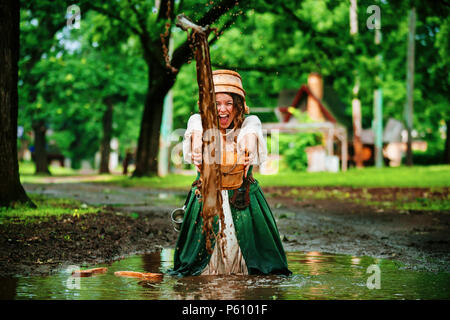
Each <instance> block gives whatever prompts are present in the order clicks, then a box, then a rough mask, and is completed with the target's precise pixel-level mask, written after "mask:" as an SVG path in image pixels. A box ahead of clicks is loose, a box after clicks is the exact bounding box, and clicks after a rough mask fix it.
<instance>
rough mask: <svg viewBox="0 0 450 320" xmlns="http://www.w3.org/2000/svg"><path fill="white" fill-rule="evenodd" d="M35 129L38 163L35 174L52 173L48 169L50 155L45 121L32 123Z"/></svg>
mask: <svg viewBox="0 0 450 320" xmlns="http://www.w3.org/2000/svg"><path fill="white" fill-rule="evenodd" d="M32 127H33V131H34V162H35V165H36V171H35V174H50V171H49V170H48V157H47V150H46V145H47V140H46V135H45V134H46V132H47V128H46V127H45V121H44V120H39V121H36V122H34V123H33V125H32Z"/></svg>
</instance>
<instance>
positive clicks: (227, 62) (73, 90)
mask: <svg viewBox="0 0 450 320" xmlns="http://www.w3.org/2000/svg"><path fill="white" fill-rule="evenodd" d="M161 3H166V2H164V1H162V2H161ZM215 4H216V1H214V2H213V3H211V2H207V3H203V2H198V1H193V0H189V1H175V2H174V10H173V13H174V14H178V13H181V12H184V13H186V15H188V16H190V17H191V18H193V19H194V21H195V20H196V19H200V18H201V17H202V16H203V15H204V14H205V13H206V12H207V11H208V10H210V9H211V8H212V7H213V6H214V5H215ZM372 4H374V3H373V1H369V0H361V1H358V26H359V33H358V35H357V36H355V37H352V36H351V35H350V33H349V2H348V1H347V2H346V1H334V0H320V1H317V0H303V1H293V2H292V1H291V2H286V1H283V0H273V1H270V2H269V1H267V0H257V1H245V0H243V1H240V4H239V5H238V6H235V7H234V8H232V9H231V10H230V11H229V12H228V13H227V14H225V15H223V16H222V17H220V18H219V19H218V20H217V21H216V22H215V23H214V24H213V27H217V28H218V29H219V30H221V28H222V27H223V26H224V25H228V24H229V25H230V27H229V28H228V29H226V30H225V32H224V33H223V34H221V35H220V36H219V37H218V39H217V40H215V41H213V42H212V44H211V46H210V51H211V60H212V65H213V68H214V69H218V68H230V69H235V70H237V71H238V72H240V74H241V76H242V79H243V84H244V88H245V90H246V92H247V104H248V105H249V107H250V110H252V108H253V107H264V108H268V109H273V108H274V107H275V106H276V104H277V98H278V93H279V92H280V91H281V90H282V89H298V88H299V87H300V86H301V85H302V84H304V83H306V80H307V76H308V74H309V73H310V72H313V71H315V72H320V73H321V74H322V76H323V77H324V80H325V83H326V84H327V85H330V86H332V87H333V88H334V89H335V91H336V92H337V93H338V95H339V99H340V100H341V101H342V102H343V104H344V105H345V106H346V109H345V110H344V113H345V114H346V115H347V116H349V115H351V112H352V111H351V100H352V98H353V93H352V88H353V85H354V81H355V70H356V71H357V74H358V76H359V77H360V84H361V86H360V91H359V98H360V100H361V105H362V122H363V128H369V127H370V126H371V123H372V119H373V111H372V109H373V92H374V90H375V89H376V88H377V87H381V88H382V90H383V113H384V114H383V120H384V123H386V121H387V120H388V118H390V117H393V118H396V119H398V120H403V109H404V104H405V100H406V83H405V80H406V54H407V46H406V44H407V33H408V10H409V8H410V5H411V3H410V1H406V0H404V1H403V0H402V1H381V2H378V3H377V5H379V6H380V8H381V12H382V29H381V32H382V42H381V44H380V45H379V46H377V45H375V44H374V31H373V30H369V29H368V28H367V27H366V20H367V18H368V14H367V13H366V8H367V7H368V6H369V5H372ZM78 5H79V6H80V7H81V10H82V20H81V29H80V30H76V29H72V30H69V29H67V28H66V27H65V20H64V19H65V16H64V15H65V11H66V9H67V6H68V3H67V2H66V1H62V0H56V1H47V0H39V1H29V2H23V3H22V8H21V25H20V27H21V35H20V36H21V59H20V62H19V67H20V74H19V125H21V126H23V127H24V128H25V131H27V132H28V131H30V130H31V125H32V123H33V122H34V121H38V120H45V123H46V125H47V127H48V128H49V129H51V131H52V132H53V134H52V135H49V145H54V146H58V148H59V149H60V150H61V152H62V153H63V154H64V155H65V156H67V157H70V158H72V163H73V166H74V167H78V166H79V164H80V161H81V160H82V159H91V160H92V158H93V156H94V154H95V152H97V151H98V149H99V142H100V138H101V118H102V114H103V112H104V110H105V105H104V103H103V99H105V98H106V97H110V96H116V97H117V95H118V96H125V97H126V99H125V100H123V99H118V100H117V101H116V102H115V104H114V119H113V131H114V132H113V136H114V137H117V138H118V139H119V145H120V152H121V154H124V151H125V149H127V148H129V147H135V146H136V144H137V139H138V135H139V127H140V123H141V118H142V111H143V105H144V101H145V94H146V93H147V91H148V89H149V83H151V81H150V82H149V80H152V79H149V78H148V76H149V71H151V70H149V69H148V63H147V62H148V61H153V60H155V59H157V60H158V59H159V58H158V57H160V53H161V50H162V48H161V45H160V35H161V34H162V33H164V31H165V23H166V21H167V20H166V18H165V12H159V10H158V8H155V3H154V1H150V0H137V1H132V2H131V1H123V0H120V1H116V2H114V3H108V2H101V1H79V2H78ZM416 5H417V30H416V33H417V34H416V61H415V66H416V72H415V89H414V128H415V129H416V130H417V131H418V138H420V139H424V140H425V141H427V143H428V145H429V146H430V151H429V152H427V155H426V156H427V157H428V156H431V155H434V156H431V157H432V159H430V160H429V161H432V162H437V158H438V157H440V155H441V154H442V150H443V149H444V142H445V138H444V137H443V136H442V132H441V131H442V128H443V124H442V123H443V121H445V120H446V119H448V118H449V110H450V108H449V107H448V97H447V96H448V91H449V88H448V84H449V83H450V81H449V80H450V76H449V75H450V72H449V70H448V66H449V58H448V57H449V55H448V49H449V40H448V39H450V37H449V32H450V19H449V15H448V11H449V10H448V7H447V6H445V5H443V4H440V3H437V2H436V3H433V4H422V3H420V2H418V3H416ZM158 17H159V18H158ZM143 31H145V32H146V33H147V35H148V38H147V40H146V41H144V42H143V41H142V40H143V39H142V37H140V36H138V35H137V34H138V33H139V32H143ZM214 36H215V35H214V33H212V34H211V35H210V39H213V37H214ZM171 38H172V41H173V43H172V44H173V48H175V51H176V48H179V46H180V45H182V44H183V43H184V42H185V40H186V33H185V32H183V31H181V30H180V29H179V28H177V27H175V26H174V24H173V21H172V28H171ZM143 44H148V45H149V46H151V48H152V52H153V53H154V54H155V55H154V56H151V57H144V56H143V49H144V48H143ZM377 55H381V57H382V59H381V60H380V59H377ZM160 62H161V61H159V63H160ZM379 75H382V76H381V77H379ZM172 93H173V97H174V113H173V128H174V129H177V128H185V127H186V123H187V120H188V118H189V115H190V114H192V113H194V112H197V110H198V107H197V100H198V88H197V83H196V71H195V63H190V64H186V65H184V66H182V67H181V69H180V71H179V73H178V75H177V77H176V82H175V85H174V87H173V88H172ZM261 118H263V117H261ZM263 121H274V119H273V117H272V119H270V117H267V119H263ZM348 132H349V133H351V128H348ZM282 139H285V140H283V141H280V143H281V144H283V148H284V149H283V150H282V153H283V154H284V155H285V159H286V160H287V163H288V164H289V166H290V168H292V169H295V170H302V169H304V168H305V164H306V155H305V153H304V148H305V147H306V146H308V145H314V143H315V141H317V137H315V138H314V137H313V136H312V135H309V134H302V135H299V136H296V137H292V138H291V140H292V141H288V140H289V138H287V137H286V138H282ZM289 145H290V146H291V147H290V148H289ZM416 159H417V161H418V162H420V163H422V162H421V161H422V160H420V158H417V157H416ZM427 161H428V160H427ZM429 161H428V162H429Z"/></svg>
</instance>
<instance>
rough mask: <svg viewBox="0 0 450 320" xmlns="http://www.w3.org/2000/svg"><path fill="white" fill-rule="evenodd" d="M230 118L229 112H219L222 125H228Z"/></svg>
mask: <svg viewBox="0 0 450 320" xmlns="http://www.w3.org/2000/svg"><path fill="white" fill-rule="evenodd" d="M229 119H230V115H229V114H219V122H220V125H221V126H226V125H227V124H228V120H229Z"/></svg>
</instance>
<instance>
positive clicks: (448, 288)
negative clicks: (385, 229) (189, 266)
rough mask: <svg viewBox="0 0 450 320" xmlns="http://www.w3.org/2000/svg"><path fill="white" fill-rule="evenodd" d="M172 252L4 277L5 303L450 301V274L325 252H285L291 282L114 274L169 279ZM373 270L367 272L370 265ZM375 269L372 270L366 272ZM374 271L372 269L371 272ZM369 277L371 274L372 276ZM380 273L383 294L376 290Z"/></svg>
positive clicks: (273, 278)
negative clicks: (88, 271) (93, 271)
mask: <svg viewBox="0 0 450 320" xmlns="http://www.w3.org/2000/svg"><path fill="white" fill-rule="evenodd" d="M172 257H173V249H164V250H162V251H161V252H159V253H154V254H146V255H137V256H132V257H129V258H125V259H122V260H119V261H116V262H113V263H112V264H101V265H97V266H87V267H89V268H91V267H107V268H108V272H107V273H105V274H98V275H94V276H92V277H87V278H74V277H72V276H71V275H70V272H69V270H68V269H63V270H61V271H60V272H58V273H55V274H52V275H50V276H46V277H42V276H35V277H33V276H30V277H14V278H0V286H1V293H0V297H1V298H3V299H41V300H42V299H75V300H76V299H88V300H91V299H95V300H97V299H122V300H125V299H160V300H164V299H171V300H172V299H270V300H272V299H282V300H286V299H449V298H450V273H429V272H418V271H410V270H405V269H403V268H402V265H401V264H399V263H397V262H395V261H391V260H384V259H376V258H371V257H353V256H348V255H335V254H326V253H320V252H307V253H305V252H287V258H288V263H289V269H290V270H291V271H292V272H293V275H292V276H289V277H284V276H197V277H185V278H177V277H171V276H168V275H165V276H164V278H163V280H162V281H159V282H151V281H143V280H141V279H137V278H124V277H117V276H115V275H114V272H115V271H138V272H165V271H166V270H167V269H169V268H171V267H172V264H173V260H172ZM371 265H375V266H372V267H371V268H369V266H371ZM368 268H369V269H368ZM371 269H373V270H372V271H371ZM368 271H369V273H368ZM377 271H379V280H380V281H379V286H380V289H376V288H374V289H369V288H368V283H369V286H370V285H372V286H375V285H376V284H377V282H376V276H377Z"/></svg>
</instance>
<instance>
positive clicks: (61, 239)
mask: <svg viewBox="0 0 450 320" xmlns="http://www.w3.org/2000/svg"><path fill="white" fill-rule="evenodd" d="M25 188H26V190H27V192H29V193H38V194H44V195H47V196H54V197H60V198H72V199H77V200H80V201H82V202H83V203H86V204H88V205H103V209H102V213H99V214H89V215H85V216H80V217H73V216H71V215H69V216H64V217H61V218H55V217H53V218H46V219H40V220H37V221H35V222H32V223H27V224H24V223H17V222H15V221H14V220H10V221H4V222H3V224H0V249H1V250H0V276H5V275H13V274H46V273H49V272H52V271H55V270H58V269H60V268H63V267H64V266H67V265H69V264H75V265H83V264H86V265H92V264H96V263H100V262H108V261H112V260H115V259H118V258H120V257H122V256H126V255H130V254H135V253H143V252H153V251H156V250H159V249H160V248H161V247H167V246H174V245H175V242H176V238H177V233H176V232H174V231H173V229H172V226H171V225H170V222H169V219H168V215H169V213H170V211H171V210H172V209H174V208H175V207H179V206H181V205H182V204H183V202H184V197H185V195H186V192H185V191H174V190H172V191H167V190H148V189H143V188H120V187H112V186H106V185H101V184H89V183H63V184H48V185H37V184H28V185H25ZM263 190H264V192H265V193H266V195H267V196H268V197H267V200H268V202H269V205H270V206H271V208H272V211H273V213H274V215H275V217H276V219H277V224H278V228H279V230H280V234H281V235H282V239H283V244H284V246H285V249H286V250H287V251H321V252H329V253H341V254H351V255H355V256H363V255H367V256H372V257H380V258H389V259H395V260H399V261H401V262H403V263H405V264H406V265H407V267H408V268H412V269H418V270H424V269H425V270H428V271H446V272H450V263H449V261H450V246H449V244H450V232H449V231H450V214H448V213H442V212H433V213H432V212H407V213H400V212H397V211H395V210H391V211H386V210H379V209H377V208H371V207H368V206H365V205H361V204H355V203H352V202H349V201H345V202H344V201H339V200H336V199H325V200H295V199H294V198H293V197H285V196H282V195H283V194H285V193H286V192H284V191H285V190H284V189H283V188H263ZM380 192H392V190H390V189H387V190H380Z"/></svg>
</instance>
